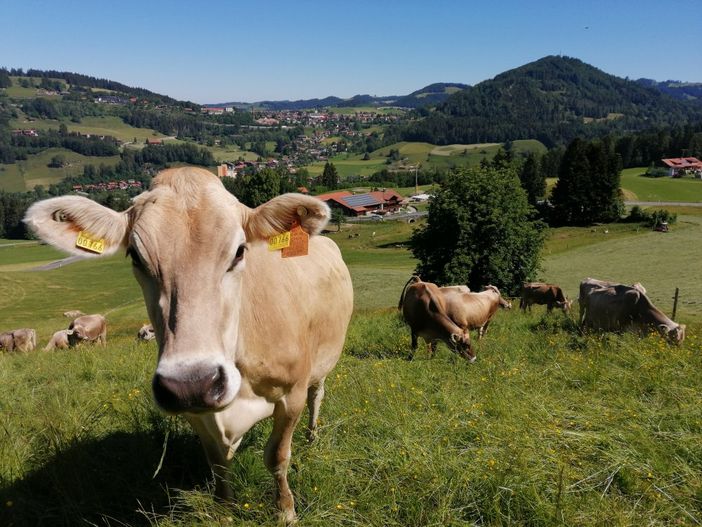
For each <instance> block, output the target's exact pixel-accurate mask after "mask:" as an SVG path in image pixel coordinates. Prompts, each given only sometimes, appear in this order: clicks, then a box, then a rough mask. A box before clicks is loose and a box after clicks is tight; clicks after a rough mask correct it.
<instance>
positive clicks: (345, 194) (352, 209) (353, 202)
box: [316, 189, 404, 216]
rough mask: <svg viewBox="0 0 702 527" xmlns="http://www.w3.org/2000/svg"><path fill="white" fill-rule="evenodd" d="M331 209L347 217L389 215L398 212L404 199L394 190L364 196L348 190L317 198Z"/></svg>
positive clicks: (379, 191)
mask: <svg viewBox="0 0 702 527" xmlns="http://www.w3.org/2000/svg"><path fill="white" fill-rule="evenodd" d="M316 197H317V198H318V199H321V200H322V201H324V202H325V203H326V204H327V205H329V207H330V208H331V209H339V210H341V211H342V212H343V213H344V215H345V216H364V215H367V214H388V213H392V212H396V211H397V210H398V209H399V208H400V207H401V206H402V204H403V202H404V198H403V197H402V196H401V195H400V194H398V193H397V192H396V191H394V190H392V189H383V190H377V191H372V192H366V193H363V194H354V193H352V192H350V191H348V190H341V191H339V192H329V193H327V194H320V195H319V196H316Z"/></svg>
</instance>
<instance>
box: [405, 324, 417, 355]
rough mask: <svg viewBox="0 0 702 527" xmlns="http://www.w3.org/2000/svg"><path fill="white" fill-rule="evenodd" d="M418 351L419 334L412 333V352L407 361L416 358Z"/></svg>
mask: <svg viewBox="0 0 702 527" xmlns="http://www.w3.org/2000/svg"><path fill="white" fill-rule="evenodd" d="M416 351H417V334H416V333H415V332H414V331H413V332H412V349H411V350H410V354H409V357H407V360H412V359H413V358H414V353H415V352H416Z"/></svg>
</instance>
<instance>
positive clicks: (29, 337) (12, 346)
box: [0, 328, 37, 352]
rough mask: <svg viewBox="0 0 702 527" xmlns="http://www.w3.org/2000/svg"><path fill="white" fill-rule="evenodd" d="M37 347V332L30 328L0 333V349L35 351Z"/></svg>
mask: <svg viewBox="0 0 702 527" xmlns="http://www.w3.org/2000/svg"><path fill="white" fill-rule="evenodd" d="M36 347H37V332H36V331H34V330H33V329H30V328H22V329H14V330H12V331H7V332H5V333H0V349H4V350H6V351H25V352H26V351H33V350H34V349H35V348H36Z"/></svg>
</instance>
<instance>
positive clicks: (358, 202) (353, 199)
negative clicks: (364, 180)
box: [341, 194, 380, 207]
mask: <svg viewBox="0 0 702 527" xmlns="http://www.w3.org/2000/svg"><path fill="white" fill-rule="evenodd" d="M341 200H342V201H343V202H344V203H346V204H347V205H349V206H350V207H367V206H369V205H379V204H380V201H378V200H377V199H376V198H374V197H373V196H371V195H370V194H356V195H355V196H345V197H343V198H341Z"/></svg>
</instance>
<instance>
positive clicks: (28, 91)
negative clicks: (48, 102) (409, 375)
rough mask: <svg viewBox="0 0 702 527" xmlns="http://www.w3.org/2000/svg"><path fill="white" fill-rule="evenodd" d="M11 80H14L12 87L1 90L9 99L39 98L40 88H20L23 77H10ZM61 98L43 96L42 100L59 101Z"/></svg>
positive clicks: (58, 96)
mask: <svg viewBox="0 0 702 527" xmlns="http://www.w3.org/2000/svg"><path fill="white" fill-rule="evenodd" d="M10 79H11V80H12V86H10V87H9V88H4V89H0V93H5V94H6V95H7V96H8V97H12V98H13V99H33V98H35V97H36V96H37V89H38V88H37V87H36V86H32V87H30V88H23V87H22V86H20V79H21V77H10ZM33 80H36V79H33ZM52 80H60V79H52ZM61 82H63V81H61ZM37 83H38V80H37ZM60 97H61V96H60V95H42V98H44V99H57V98H60Z"/></svg>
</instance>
